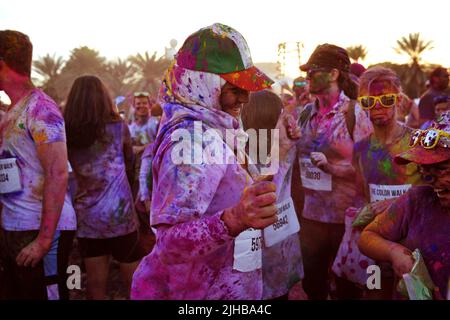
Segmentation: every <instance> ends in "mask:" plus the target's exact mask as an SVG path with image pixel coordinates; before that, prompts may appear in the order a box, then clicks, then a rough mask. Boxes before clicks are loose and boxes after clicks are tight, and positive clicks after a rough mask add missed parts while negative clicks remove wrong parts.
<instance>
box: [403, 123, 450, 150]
mask: <svg viewBox="0 0 450 320" xmlns="http://www.w3.org/2000/svg"><path fill="white" fill-rule="evenodd" d="M418 144H420V145H421V146H422V147H423V148H424V149H433V148H435V147H436V146H437V145H439V146H440V147H443V148H450V134H449V133H447V132H445V131H443V130H439V129H434V128H432V129H427V130H420V129H419V130H416V131H414V132H413V133H412V135H411V139H410V141H409V146H410V147H411V148H413V147H415V146H417V145H418Z"/></svg>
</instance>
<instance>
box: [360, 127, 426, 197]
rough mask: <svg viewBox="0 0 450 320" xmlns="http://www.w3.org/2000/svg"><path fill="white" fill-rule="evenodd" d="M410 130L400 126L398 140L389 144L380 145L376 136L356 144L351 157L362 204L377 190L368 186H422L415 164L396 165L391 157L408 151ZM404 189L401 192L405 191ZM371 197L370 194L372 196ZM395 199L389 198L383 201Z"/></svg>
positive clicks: (373, 135)
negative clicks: (359, 180)
mask: <svg viewBox="0 0 450 320" xmlns="http://www.w3.org/2000/svg"><path fill="white" fill-rule="evenodd" d="M411 132H412V129H411V128H408V127H406V126H402V133H401V135H400V137H399V138H398V139H397V140H396V141H394V142H393V143H390V144H382V143H381V142H380V141H379V140H378V139H377V137H376V136H375V134H372V135H370V136H369V137H367V138H365V139H363V140H361V141H359V142H358V143H356V144H355V146H354V151H353V157H354V165H355V169H356V172H357V176H358V177H359V178H360V179H361V180H362V181H361V182H362V183H363V186H361V188H359V190H358V193H360V194H363V193H364V194H365V202H366V203H368V202H370V199H371V198H372V199H374V198H376V195H374V192H376V191H377V190H376V189H375V188H373V187H372V188H371V187H370V185H372V186H373V185H381V186H400V185H404V186H406V185H409V186H411V185H418V184H420V183H422V179H421V176H420V174H419V172H418V168H417V165H416V164H415V163H412V162H411V163H409V164H407V165H398V164H396V163H395V162H394V157H395V156H396V155H398V154H400V153H402V152H403V151H406V150H408V149H409V140H410V135H411ZM406 189H407V188H406V187H405V188H404V189H403V190H402V191H404V190H406ZM371 193H372V194H371ZM392 197H394V196H393V195H392V194H391V195H387V197H386V198H392Z"/></svg>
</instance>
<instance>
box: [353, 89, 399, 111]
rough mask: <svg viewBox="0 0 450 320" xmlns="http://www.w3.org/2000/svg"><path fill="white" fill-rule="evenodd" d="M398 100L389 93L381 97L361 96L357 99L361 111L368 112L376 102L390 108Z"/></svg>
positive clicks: (396, 95) (394, 94) (395, 95)
mask: <svg viewBox="0 0 450 320" xmlns="http://www.w3.org/2000/svg"><path fill="white" fill-rule="evenodd" d="M397 100H398V94H396V93H389V94H383V95H381V96H361V97H358V102H359V104H360V105H361V107H362V108H363V109H366V110H369V109H372V108H373V107H375V105H376V104H377V102H379V103H380V104H381V106H383V107H385V108H392V107H393V106H394V105H395V104H396V103H397Z"/></svg>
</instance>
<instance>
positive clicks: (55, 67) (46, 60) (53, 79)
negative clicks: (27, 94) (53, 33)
mask: <svg viewBox="0 0 450 320" xmlns="http://www.w3.org/2000/svg"><path fill="white" fill-rule="evenodd" d="M63 66H64V60H63V58H62V57H56V56H55V55H53V56H50V55H49V54H46V55H45V56H44V57H40V58H39V59H38V60H36V61H34V62H33V67H34V70H35V71H36V72H37V73H38V74H39V75H40V76H42V78H43V81H42V89H43V90H44V92H46V93H47V94H48V95H49V96H51V97H52V98H53V99H54V100H55V101H56V102H58V103H60V102H61V100H62V96H61V95H60V94H59V93H58V90H57V88H56V87H57V83H58V79H59V76H60V74H61V70H62V68H63Z"/></svg>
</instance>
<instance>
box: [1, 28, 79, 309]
mask: <svg viewBox="0 0 450 320" xmlns="http://www.w3.org/2000/svg"><path fill="white" fill-rule="evenodd" d="M32 53H33V45H32V43H31V41H30V39H29V38H28V36H27V35H25V34H23V33H21V32H18V31H13V30H2V31H0V90H4V91H5V92H6V94H7V95H8V96H9V98H10V99H11V105H10V107H9V108H8V110H7V112H6V114H5V115H4V116H3V117H2V119H1V122H0V135H1V139H0V154H1V157H0V158H1V159H0V161H1V165H0V176H1V177H2V179H0V180H1V182H0V201H1V204H2V205H3V209H2V212H1V229H0V232H1V233H2V237H0V238H1V240H2V241H1V242H0V251H1V252H2V254H3V255H4V260H3V262H4V265H3V267H4V268H5V274H6V275H7V279H5V280H9V281H10V283H11V286H9V287H8V288H7V289H6V291H7V292H6V296H7V299H34V300H58V299H64V300H67V299H69V291H68V289H67V285H66V280H67V274H66V270H67V265H68V260H69V254H70V250H71V248H72V241H73V238H74V236H75V229H76V226H77V222H76V216H75V211H74V209H73V206H72V202H71V200H70V196H69V193H68V192H67V180H68V165H67V151H66V135H65V130H64V119H63V117H62V115H61V112H60V111H59V108H58V106H57V105H56V103H55V102H54V101H53V100H52V99H51V98H50V97H48V96H47V95H46V94H45V93H44V92H43V91H42V90H40V89H37V88H35V87H34V85H33V83H32V82H31V79H30V75H31V66H32ZM0 286H3V288H2V289H4V288H5V287H6V283H4V282H2V283H0Z"/></svg>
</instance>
